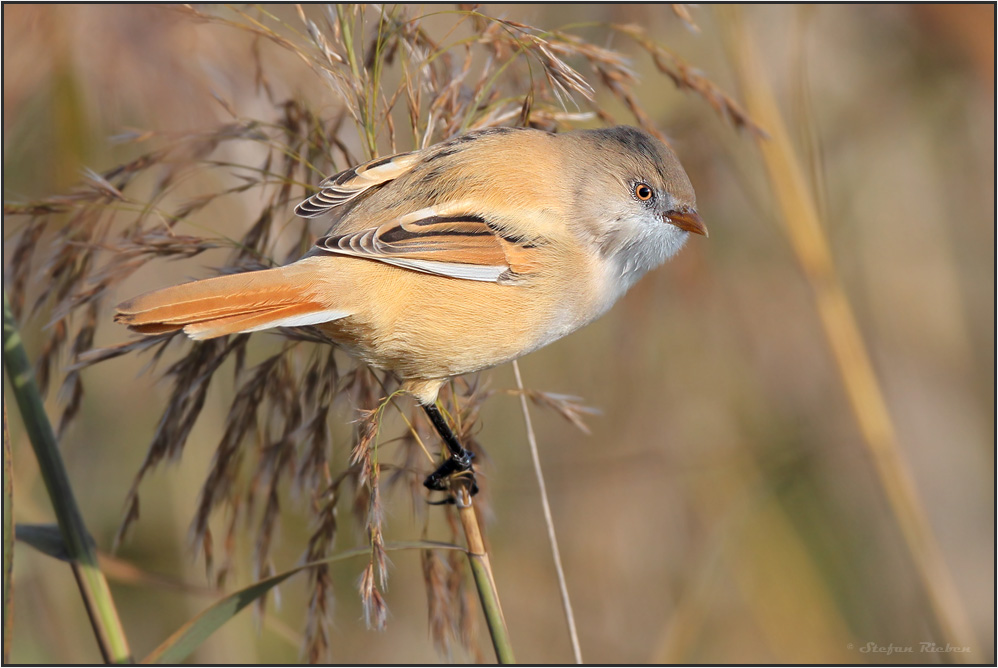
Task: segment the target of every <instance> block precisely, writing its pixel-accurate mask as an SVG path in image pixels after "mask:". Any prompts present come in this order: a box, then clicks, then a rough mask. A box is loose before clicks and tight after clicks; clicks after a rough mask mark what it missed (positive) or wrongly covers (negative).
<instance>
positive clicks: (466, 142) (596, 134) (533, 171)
mask: <svg viewBox="0 0 998 668" xmlns="http://www.w3.org/2000/svg"><path fill="white" fill-rule="evenodd" d="M320 187H321V190H319V192H317V193H316V194H314V195H313V196H311V197H310V198H308V199H307V200H306V201H304V202H302V203H301V204H299V205H298V207H297V208H296V209H295V213H297V214H298V215H299V216H304V217H306V218H315V217H318V216H322V215H326V214H339V217H338V219H337V220H336V222H335V224H334V226H333V228H332V230H330V232H329V233H328V235H327V236H325V237H323V238H321V239H319V240H318V241H317V242H316V244H315V247H314V248H313V249H312V250H311V252H309V253H308V254H307V255H305V256H304V257H303V258H302V259H300V260H298V261H297V262H294V263H292V264H290V265H287V266H284V267H278V268H275V269H268V270H264V271H254V272H247V273H242V274H235V275H230V276H220V277H217V278H209V279H205V280H201V281H194V282H192V283H186V284H184V285H178V286H176V287H171V288H165V289H163V290H157V291H155V292H150V293H147V294H144V295H141V296H139V297H136V298H135V299H132V300H130V301H127V302H125V303H123V304H121V305H119V306H118V309H117V311H118V312H117V314H116V316H115V320H116V321H118V322H121V323H125V324H127V325H128V326H129V328H131V329H133V330H135V331H137V332H141V333H143V334H159V333H162V332H170V331H174V330H178V329H183V330H184V333H186V334H187V335H188V336H190V337H191V338H193V339H209V338H213V337H217V336H224V335H226V334H235V333H240V332H253V331H257V330H261V329H267V328H271V327H296V326H305V325H312V326H315V327H318V328H319V329H321V330H322V331H324V332H325V333H326V334H327V335H328V336H329V337H331V338H332V339H333V340H335V341H337V342H338V343H339V344H340V345H342V346H343V347H344V348H345V349H346V350H347V351H348V352H350V353H351V354H353V355H354V356H356V357H357V358H359V359H361V360H363V361H364V362H367V363H368V364H371V365H372V366H374V367H377V368H381V369H387V370H390V371H392V372H394V373H395V374H396V375H397V376H398V377H399V378H400V379H401V381H402V387H403V389H405V390H407V391H408V392H410V393H412V394H413V395H414V396H415V397H416V399H417V400H418V401H419V402H420V404H421V405H422V406H423V408H424V409H425V410H426V412H427V414H428V415H429V417H430V419H431V421H432V422H433V424H434V426H435V427H436V429H437V431H438V432H440V435H441V437H442V438H443V439H444V442H445V443H446V444H447V447H448V449H449V450H450V453H451V458H450V459H449V460H448V461H446V462H445V463H444V465H443V466H441V467H440V468H439V469H438V470H437V471H436V472H434V473H433V474H432V475H430V476H429V477H428V478H427V479H426V482H425V484H426V485H427V487H430V488H431V489H438V490H443V489H446V487H447V479H448V478H449V477H450V476H451V475H452V474H455V473H465V472H468V473H470V472H471V471H472V467H471V453H470V452H468V451H467V450H465V449H464V448H463V447H462V446H461V444H460V443H459V442H458V440H457V438H456V437H455V436H454V433H453V432H452V431H451V429H450V427H449V426H448V425H447V422H446V420H444V418H443V416H442V415H441V414H440V412H439V410H438V409H437V408H436V399H437V393H438V391H439V389H440V387H441V385H443V383H444V382H446V380H447V379H448V378H451V377H452V376H457V375H460V374H465V373H470V372H473V371H478V370H481V369H486V368H489V367H493V366H496V365H498V364H502V363H503V362H508V361H510V360H513V359H516V358H518V357H520V356H521V355H525V354H526V353H529V352H531V351H533V350H536V349H538V348H540V347H541V346H544V345H546V344H548V343H551V342H552V341H554V340H556V339H559V338H561V337H563V336H565V335H566V334H569V333H571V332H573V331H575V330H576V329H578V328H580V327H582V326H583V325H585V324H587V323H589V322H592V321H593V320H595V319H596V318H598V317H599V316H600V315H602V314H603V313H604V312H606V310H607V309H609V308H610V306H612V305H613V303H614V302H616V301H617V299H619V298H620V297H621V295H623V294H624V293H625V292H626V291H627V290H628V288H630V287H631V286H632V285H633V284H634V282H635V281H637V280H638V279H639V278H640V277H641V276H642V275H644V273H645V272H647V271H648V270H650V269H652V268H654V267H657V266H658V265H660V264H662V263H663V262H664V261H665V260H666V259H667V258H669V257H670V256H671V255H673V254H674V253H675V252H676V251H678V250H679V249H680V247H681V246H682V245H683V243H684V242H685V241H686V238H687V237H688V236H689V234H688V233H689V232H693V233H696V234H702V235H704V236H706V234H707V228H706V227H705V226H704V224H703V221H702V220H701V219H700V216H699V215H697V212H696V197H695V195H694V193H693V187H692V186H691V185H690V181H689V178H688V177H687V176H686V172H685V171H683V168H682V166H681V165H680V164H679V160H678V158H677V157H676V155H675V154H674V153H673V152H672V151H671V150H670V149H669V148H668V147H667V146H665V145H664V144H663V143H662V142H660V141H658V140H657V139H655V138H653V137H651V136H649V135H648V134H646V133H644V132H642V131H641V130H638V129H636V128H632V127H624V126H621V127H615V128H610V129H604V130H581V131H575V132H566V133H563V134H552V133H548V132H543V131H540V130H532V129H513V128H492V129H488V130H481V131H478V132H473V133H470V134H466V135H463V136H460V137H456V138H454V139H451V140H449V141H446V142H443V143H441V144H437V145H435V146H431V147H429V148H426V149H423V150H420V151H413V152H411V153H403V154H400V155H394V156H391V157H387V158H381V159H378V160H374V161H372V162H369V163H367V164H364V165H361V166H359V167H354V168H353V169H349V170H347V171H345V172H341V173H340V174H337V175H335V176H332V177H330V178H328V179H326V180H325V181H323V182H322V184H321V185H320ZM472 485H473V483H472Z"/></svg>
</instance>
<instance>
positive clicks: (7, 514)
mask: <svg viewBox="0 0 998 668" xmlns="http://www.w3.org/2000/svg"><path fill="white" fill-rule="evenodd" d="M10 468H11V461H10V434H9V433H7V403H6V402H4V405H3V662H4V663H9V662H10V639H11V637H12V635H13V634H12V633H11V631H12V630H13V627H14V616H13V615H12V614H11V613H12V612H13V608H12V605H11V601H12V599H13V595H12V590H11V588H10V585H11V574H12V573H13V572H14V484H13V481H12V480H11V474H10Z"/></svg>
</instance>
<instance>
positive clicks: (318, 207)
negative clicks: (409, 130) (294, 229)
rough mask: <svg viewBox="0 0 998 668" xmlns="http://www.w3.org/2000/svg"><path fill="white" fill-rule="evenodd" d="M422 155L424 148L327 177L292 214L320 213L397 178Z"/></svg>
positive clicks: (423, 155) (304, 216)
mask: <svg viewBox="0 0 998 668" xmlns="http://www.w3.org/2000/svg"><path fill="white" fill-rule="evenodd" d="M425 157H426V154H425V151H413V152H411V153H399V154H398V155H392V156H389V157H387V158H378V159H377V160H372V161H371V162H368V163H364V164H363V165H360V166H358V167H353V168H351V169H348V170H346V171H345V172H340V173H339V174H335V175H333V176H330V177H329V178H328V179H326V180H325V181H323V182H322V183H320V184H319V187H320V188H321V190H319V192H317V193H315V194H314V195H312V196H311V197H309V198H308V199H307V200H305V201H304V202H302V203H301V204H299V205H298V206H296V207H295V213H296V214H298V215H299V216H301V217H302V218H315V217H316V216H321V215H322V214H324V213H327V212H329V211H330V210H331V209H334V208H336V207H338V206H340V205H342V204H347V203H348V202H351V201H353V200H354V199H356V198H357V197H359V196H360V195H362V194H363V193H365V192H366V191H368V190H370V189H371V188H373V187H375V186H380V185H382V184H384V183H387V182H389V181H391V180H393V179H397V178H398V177H399V176H401V175H402V174H405V173H406V172H408V171H409V170H410V169H412V168H413V167H414V166H415V165H417V164H418V163H419V161H420V160H422V159H423V158H425Z"/></svg>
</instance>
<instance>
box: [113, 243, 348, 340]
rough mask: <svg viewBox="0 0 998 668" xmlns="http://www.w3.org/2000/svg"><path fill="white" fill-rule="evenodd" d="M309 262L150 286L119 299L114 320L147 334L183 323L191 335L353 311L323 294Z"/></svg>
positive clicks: (294, 323) (296, 323)
mask: <svg viewBox="0 0 998 668" xmlns="http://www.w3.org/2000/svg"><path fill="white" fill-rule="evenodd" d="M308 265H309V263H307V262H297V263H295V264H291V265H288V266H286V267H278V268H276V269H267V270H264V271H251V272H246V273H242V274H232V275H230V276H219V277H217V278H208V279H205V280H202V281H194V282H192V283H185V284H183V285H177V286H174V287H172V288H164V289H162V290H156V291H154V292H147V293H146V294H144V295H140V296H138V297H135V298H134V299H131V300H129V301H127V302H124V303H122V304H119V305H118V308H117V313H116V314H115V316H114V320H115V322H120V323H123V324H126V325H128V327H129V329H131V330H133V331H136V332H140V333H142V334H161V333H164V332H172V331H175V330H178V329H183V330H184V333H185V334H187V335H188V336H190V337H191V338H192V339H212V338H215V337H217V336H224V335H226V334H237V333H241V332H253V331H256V330H260V329H269V328H271V327H301V326H304V325H315V324H318V323H321V322H328V321H330V320H336V319H338V318H342V317H344V316H347V315H349V313H348V312H345V311H342V310H339V309H336V308H333V307H331V306H330V304H329V297H328V295H326V296H325V299H323V296H322V295H321V294H320V291H319V288H320V287H321V283H320V282H319V281H316V280H315V276H316V270H315V268H314V267H311V266H308Z"/></svg>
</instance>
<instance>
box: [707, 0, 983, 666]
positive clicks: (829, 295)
mask: <svg viewBox="0 0 998 668" xmlns="http://www.w3.org/2000/svg"><path fill="white" fill-rule="evenodd" d="M721 16H722V18H723V19H724V21H723V24H724V25H725V27H726V28H727V31H728V37H729V39H728V40H727V42H728V44H729V45H730V50H731V53H730V60H731V63H732V66H733V68H734V70H735V73H736V78H737V79H738V82H739V85H740V86H741V89H742V96H743V98H744V100H745V104H746V108H747V110H748V113H749V114H750V115H751V116H752V117H753V118H754V119H756V121H758V122H759V123H760V124H761V125H762V126H763V127H765V128H766V130H767V131H768V132H769V133H770V135H771V139H769V140H764V139H758V144H759V149H760V152H761V154H762V160H763V163H764V164H765V167H766V171H767V174H768V175H769V181H770V186H771V188H772V191H773V195H774V197H775V198H776V201H777V203H778V205H779V207H780V212H781V214H782V222H783V231H784V232H785V234H786V235H787V238H788V240H789V241H790V244H791V246H792V247H793V250H794V253H795V255H796V256H797V260H798V262H799V263H800V265H801V268H802V269H803V271H804V274H805V276H806V278H807V281H808V283H809V284H810V286H811V289H812V291H813V293H814V298H815V302H816V305H817V308H818V313H819V316H820V318H821V323H822V327H823V328H824V331H825V336H826V337H827V339H828V343H829V346H830V347H831V349H832V354H833V356H834V358H835V361H836V364H837V366H838V370H839V373H840V375H841V377H842V382H843V385H844V387H845V391H846V394H847V396H848V399H849V402H850V406H851V407H852V411H853V414H854V415H855V417H856V421H857V422H858V424H859V427H860V431H861V432H862V435H863V439H864V443H865V444H866V447H867V450H868V451H869V454H870V457H871V459H872V460H873V463H874V467H875V470H876V472H877V475H878V477H879V479H880V482H881V485H882V486H883V489H884V494H885V495H886V497H887V500H888V503H889V505H890V508H891V510H892V512H893V513H894V516H895V518H896V520H897V523H898V525H899V527H900V529H901V533H902V535H903V537H904V540H905V543H906V545H907V549H908V552H909V553H910V555H911V558H912V561H913V562H914V564H915V568H916V571H917V573H918V576H919V578H920V579H921V581H922V586H923V588H924V590H925V592H926V595H927V598H928V601H929V606H930V609H931V614H932V617H933V623H934V624H935V626H936V628H937V630H938V632H939V634H940V636H941V637H942V638H943V639H944V640H945V641H946V643H947V645H948V646H949V647H951V648H954V649H955V650H956V651H954V652H949V658H950V659H951V660H954V661H966V660H967V658H968V655H967V654H966V650H963V651H961V650H962V649H963V648H970V647H975V645H974V640H973V632H972V630H971V626H970V623H969V620H968V617H967V614H966V612H965V611H964V609H963V606H962V604H961V602H960V597H959V595H958V594H957V589H956V585H955V584H954V582H953V578H952V575H951V574H950V571H949V568H948V567H947V565H946V562H945V560H944V558H943V555H942V551H941V549H940V548H939V543H938V541H937V540H936V537H935V535H934V534H933V532H932V528H931V526H930V524H929V520H928V518H927V516H926V514H925V509H924V505H923V504H922V502H921V500H920V498H919V495H918V490H917V488H916V486H915V482H914V477H913V475H912V473H911V471H910V469H909V467H908V464H907V462H906V461H905V458H904V457H903V455H902V454H901V448H900V445H899V443H898V439H897V435H896V432H895V429H894V424H893V421H892V419H891V416H890V413H889V411H888V409H887V403H886V401H885V400H884V395H883V392H882V391H881V388H880V384H879V382H878V380H877V376H876V374H875V373H874V371H873V365H872V363H871V362H870V356H869V353H868V352H867V350H866V346H865V344H864V343H863V339H862V336H861V335H860V332H859V326H858V324H857V322H856V316H855V314H854V312H853V309H852V305H851V304H850V302H849V299H848V297H847V296H846V294H845V291H844V290H843V288H842V283H841V281H840V279H839V276H838V273H837V271H836V268H835V264H834V261H833V259H832V254H831V250H830V248H829V243H828V239H827V237H826V235H825V231H824V228H823V227H822V223H821V220H820V216H819V214H818V208H817V205H816V204H815V201H814V198H813V197H812V195H811V192H810V190H809V188H808V186H807V179H806V177H805V172H804V170H803V168H802V166H801V164H800V161H799V160H798V158H797V155H796V153H795V151H794V148H793V144H792V142H791V140H790V136H789V133H788V132H787V129H786V126H785V124H784V122H783V119H782V116H781V114H780V112H779V108H778V107H777V104H776V100H775V99H774V97H773V93H772V91H771V89H770V87H769V85H768V83H767V82H766V80H765V78H764V77H763V75H762V65H761V62H760V57H759V55H758V52H757V50H756V47H755V44H754V42H753V41H752V38H751V36H750V35H749V34H748V31H747V30H746V29H745V27H744V24H743V21H742V19H741V14H740V12H739V11H738V10H737V9H735V8H726V9H725V10H724V11H723V13H722V14H721Z"/></svg>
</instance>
